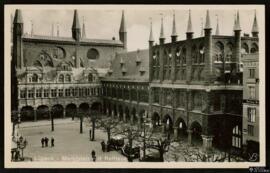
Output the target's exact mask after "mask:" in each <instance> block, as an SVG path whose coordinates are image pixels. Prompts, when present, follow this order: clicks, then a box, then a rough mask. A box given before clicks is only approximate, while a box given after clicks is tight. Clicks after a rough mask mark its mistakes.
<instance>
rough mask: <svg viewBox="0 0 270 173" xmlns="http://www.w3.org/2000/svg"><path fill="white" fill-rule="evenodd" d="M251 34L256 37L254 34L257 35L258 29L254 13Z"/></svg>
mask: <svg viewBox="0 0 270 173" xmlns="http://www.w3.org/2000/svg"><path fill="white" fill-rule="evenodd" d="M251 32H252V34H253V35H254V34H255V35H256V33H259V27H258V22H257V16H256V11H255V14H254V20H253V25H252V30H251Z"/></svg>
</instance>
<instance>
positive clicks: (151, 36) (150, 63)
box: [148, 19, 154, 81]
mask: <svg viewBox="0 0 270 173" xmlns="http://www.w3.org/2000/svg"><path fill="white" fill-rule="evenodd" d="M148 43H149V66H150V68H149V69H150V71H149V79H150V81H152V80H153V70H152V65H153V51H152V47H153V45H154V36H153V28H152V19H151V22H150V35H149V40H148Z"/></svg>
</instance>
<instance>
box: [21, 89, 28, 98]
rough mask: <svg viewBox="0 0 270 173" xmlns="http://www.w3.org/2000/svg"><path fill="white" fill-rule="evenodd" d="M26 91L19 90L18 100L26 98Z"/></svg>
mask: <svg viewBox="0 0 270 173" xmlns="http://www.w3.org/2000/svg"><path fill="white" fill-rule="evenodd" d="M26 92H27V91H26V89H21V90H20V98H22V99H24V98H26Z"/></svg>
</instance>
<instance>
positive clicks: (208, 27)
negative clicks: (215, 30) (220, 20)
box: [204, 10, 212, 29]
mask: <svg viewBox="0 0 270 173" xmlns="http://www.w3.org/2000/svg"><path fill="white" fill-rule="evenodd" d="M204 29H212V28H211V21H210V15H209V10H207V11H206V21H205V27H204Z"/></svg>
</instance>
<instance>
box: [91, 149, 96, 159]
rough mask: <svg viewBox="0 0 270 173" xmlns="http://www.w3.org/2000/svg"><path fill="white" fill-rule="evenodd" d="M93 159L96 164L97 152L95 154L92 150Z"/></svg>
mask: <svg viewBox="0 0 270 173" xmlns="http://www.w3.org/2000/svg"><path fill="white" fill-rule="evenodd" d="M91 154H92V159H93V162H95V161H96V152H95V150H92V153H91Z"/></svg>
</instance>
